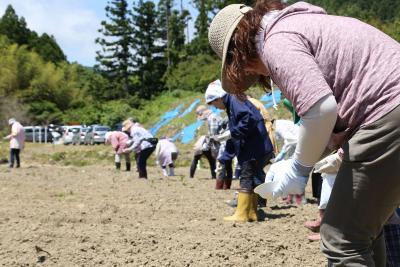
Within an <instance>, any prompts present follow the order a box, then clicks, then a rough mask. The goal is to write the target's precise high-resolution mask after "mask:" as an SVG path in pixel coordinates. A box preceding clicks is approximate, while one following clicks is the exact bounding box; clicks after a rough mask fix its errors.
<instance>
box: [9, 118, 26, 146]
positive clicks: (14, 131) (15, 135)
mask: <svg viewBox="0 0 400 267" xmlns="http://www.w3.org/2000/svg"><path fill="white" fill-rule="evenodd" d="M8 138H9V139H10V148H15V149H23V148H24V145H25V130H24V127H22V125H21V124H20V123H19V122H14V123H13V125H12V126H11V134H10V135H9V136H8Z"/></svg>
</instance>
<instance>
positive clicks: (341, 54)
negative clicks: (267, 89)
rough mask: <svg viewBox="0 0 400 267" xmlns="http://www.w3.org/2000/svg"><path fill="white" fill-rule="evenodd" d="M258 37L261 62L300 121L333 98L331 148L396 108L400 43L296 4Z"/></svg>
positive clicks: (358, 23) (358, 24) (399, 101)
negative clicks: (335, 111) (319, 103)
mask: <svg viewBox="0 0 400 267" xmlns="http://www.w3.org/2000/svg"><path fill="white" fill-rule="evenodd" d="M260 37H261V38H260V39H259V41H258V47H259V54H260V56H261V59H262V61H263V62H264V64H265V66H266V67H267V69H268V70H269V72H270V73H271V76H272V79H273V81H274V82H275V83H276V84H277V85H278V86H279V88H280V89H281V90H282V92H283V94H284V95H285V97H287V98H288V99H289V100H290V101H291V102H292V103H293V105H294V106H295V108H296V110H297V113H298V114H299V115H300V116H303V115H304V114H305V113H306V112H307V111H308V110H309V109H310V107H312V106H313V105H314V104H315V103H316V102H317V101H318V100H319V99H321V98H322V97H324V96H326V95H329V94H333V95H334V96H335V98H336V101H337V104H338V118H337V121H336V125H335V129H334V134H333V135H332V139H331V144H334V146H337V145H341V144H342V143H343V142H344V141H345V140H346V139H348V138H350V136H351V135H352V134H353V133H354V132H355V131H356V130H357V129H358V128H360V127H361V126H363V125H366V124H369V123H372V122H374V121H376V120H378V119H380V118H381V117H383V116H384V115H386V114H387V113H389V112H390V111H392V110H393V109H394V108H395V107H396V106H398V105H399V104H400V44H399V43H398V42H396V41H395V40H393V39H392V38H390V37H389V36H388V35H386V34H384V33H383V32H381V31H379V30H377V29H376V28H374V27H372V26H370V25H368V24H365V23H363V22H361V21H359V20H357V19H353V18H348V17H339V16H330V15H326V13H325V11H324V10H323V9H321V8H320V7H316V6H313V5H310V4H307V3H304V2H298V3H296V4H294V5H291V6H289V7H287V8H285V9H284V10H282V11H280V12H279V13H278V15H277V17H275V18H273V19H272V20H270V21H269V22H267V25H266V27H265V29H263V30H262V31H261V33H260Z"/></svg>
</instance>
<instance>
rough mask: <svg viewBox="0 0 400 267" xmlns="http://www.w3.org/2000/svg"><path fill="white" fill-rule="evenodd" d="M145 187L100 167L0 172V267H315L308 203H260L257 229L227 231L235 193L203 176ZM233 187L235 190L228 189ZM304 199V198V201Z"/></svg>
mask: <svg viewBox="0 0 400 267" xmlns="http://www.w3.org/2000/svg"><path fill="white" fill-rule="evenodd" d="M176 173H177V176H175V177H172V178H168V179H166V178H163V179H161V178H160V177H161V172H160V171H159V170H158V169H157V168H155V167H152V168H150V170H149V177H150V178H149V180H142V179H137V178H136V177H137V174H136V173H135V172H123V171H121V172H117V171H115V170H114V169H113V166H112V163H110V165H108V166H104V165H98V166H97V165H95V166H91V167H62V166H51V165H35V164H31V165H24V166H23V168H21V169H13V170H11V171H10V170H8V169H7V168H6V166H5V165H2V166H0V203H1V205H0V264H1V265H2V266H307V267H308V266H323V265H325V259H324V258H323V256H322V254H321V253H320V251H319V244H318V243H310V242H308V241H307V235H309V234H310V232H309V231H307V229H306V228H304V227H303V223H304V222H305V221H306V220H309V219H313V218H315V216H316V215H317V206H316V205H315V204H306V205H303V206H299V207H296V206H287V205H285V204H283V203H281V202H274V201H272V200H269V201H268V205H267V206H268V207H267V208H264V209H263V210H262V214H261V215H263V216H262V217H264V218H263V220H262V221H260V222H255V223H244V224H241V223H226V222H223V220H222V218H223V216H226V215H230V214H232V213H233V211H234V210H233V208H231V207H229V206H228V205H226V204H225V201H226V200H228V199H230V198H232V196H233V194H234V190H227V191H216V190H214V183H215V181H214V180H211V179H208V175H209V172H208V170H204V169H203V170H199V171H198V172H197V173H196V177H195V178H194V179H189V178H188V175H187V174H188V169H184V168H180V169H178V170H176ZM237 186H238V182H237V181H234V183H233V187H237ZM308 196H310V193H309V192H308Z"/></svg>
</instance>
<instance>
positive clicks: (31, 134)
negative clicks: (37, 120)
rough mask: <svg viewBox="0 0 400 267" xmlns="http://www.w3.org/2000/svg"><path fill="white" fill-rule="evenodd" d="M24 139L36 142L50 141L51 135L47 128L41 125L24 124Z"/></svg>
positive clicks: (51, 139) (51, 140)
mask: <svg viewBox="0 0 400 267" xmlns="http://www.w3.org/2000/svg"><path fill="white" fill-rule="evenodd" d="M24 131H25V141H26V142H38V143H45V142H47V143H52V142H53V135H52V133H51V131H50V130H49V129H47V132H46V129H45V128H44V127H42V126H25V127H24Z"/></svg>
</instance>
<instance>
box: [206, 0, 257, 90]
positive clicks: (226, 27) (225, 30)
mask: <svg viewBox="0 0 400 267" xmlns="http://www.w3.org/2000/svg"><path fill="white" fill-rule="evenodd" d="M250 10H252V8H251V7H249V6H246V5H243V4H232V5H228V6H226V7H224V8H223V9H221V10H220V11H219V12H218V14H217V15H216V16H215V17H214V19H213V20H212V22H211V24H210V28H209V30H208V41H209V43H210V46H211V48H212V49H213V50H214V52H215V53H216V54H217V55H218V56H219V57H220V58H221V59H222V68H221V81H222V88H224V90H226V91H227V92H229V93H242V92H243V91H245V90H247V89H248V88H249V87H250V86H251V85H253V84H254V83H255V82H256V81H257V80H258V79H259V75H247V76H246V78H245V80H244V81H243V82H242V84H240V85H237V84H233V83H232V81H230V79H229V78H228V77H227V74H226V73H225V61H226V55H227V51H228V46H229V43H230V40H231V37H232V34H233V32H234V31H235V29H236V26H237V25H238V23H239V22H240V20H241V19H242V18H243V16H244V14H246V13H247V12H248V11H250Z"/></svg>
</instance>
